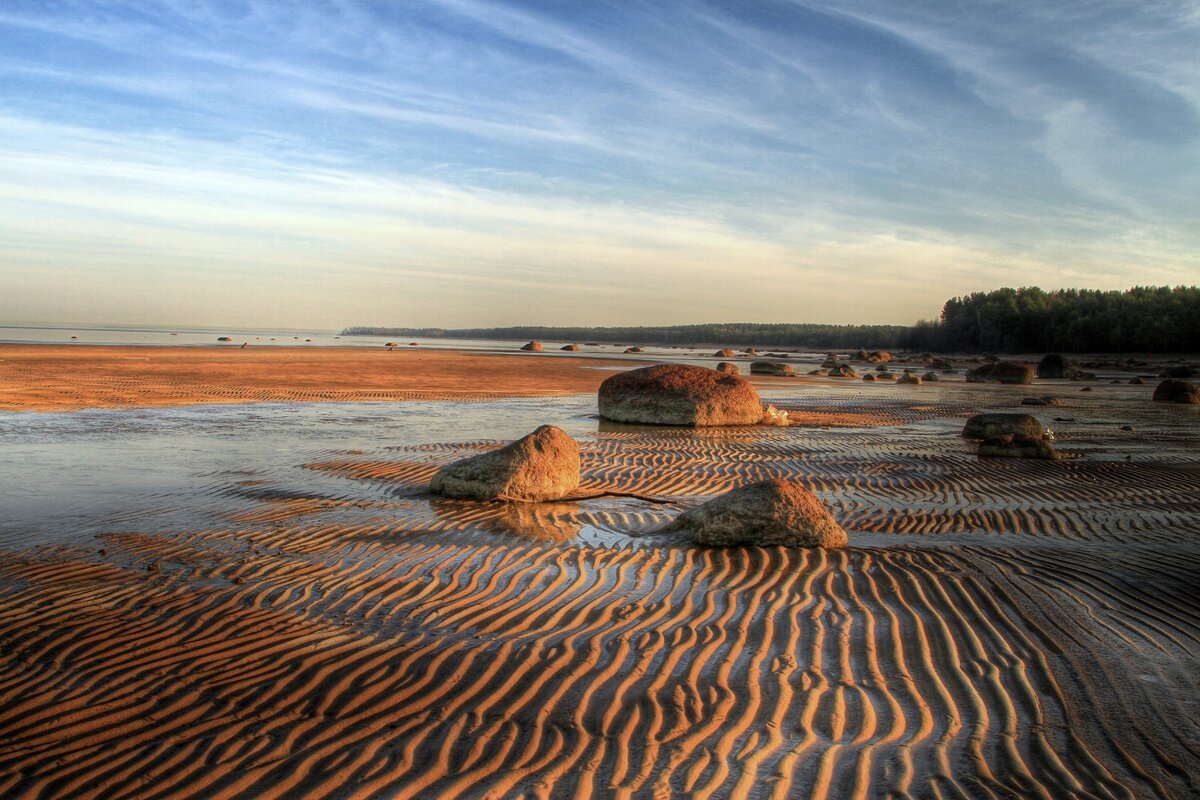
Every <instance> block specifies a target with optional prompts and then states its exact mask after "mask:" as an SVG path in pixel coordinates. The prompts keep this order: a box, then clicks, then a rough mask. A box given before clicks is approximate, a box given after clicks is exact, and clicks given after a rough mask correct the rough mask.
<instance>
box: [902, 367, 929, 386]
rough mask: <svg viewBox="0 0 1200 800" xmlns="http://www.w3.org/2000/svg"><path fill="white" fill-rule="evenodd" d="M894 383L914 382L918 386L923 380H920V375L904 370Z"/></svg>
mask: <svg viewBox="0 0 1200 800" xmlns="http://www.w3.org/2000/svg"><path fill="white" fill-rule="evenodd" d="M896 383H897V384H901V383H912V384H916V385H917V386H920V385H921V384H922V383H923V381H922V380H921V376H920V375H914V374H913V373H911V372H908V371H907V370H906V371H905V372H904V374H903V375H901V376H900V379H899V380H898V381H896Z"/></svg>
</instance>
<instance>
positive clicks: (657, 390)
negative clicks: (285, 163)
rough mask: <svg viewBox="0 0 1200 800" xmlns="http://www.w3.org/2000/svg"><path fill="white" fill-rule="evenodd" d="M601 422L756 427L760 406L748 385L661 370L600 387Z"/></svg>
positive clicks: (681, 368)
mask: <svg viewBox="0 0 1200 800" xmlns="http://www.w3.org/2000/svg"><path fill="white" fill-rule="evenodd" d="M598 400H599V406H600V416H602V417H604V418H605V419H611V420H615V421H617V422H637V423H644V424H649V425H688V426H692V427H702V426H709V425H753V424H754V423H756V422H758V421H759V420H760V419H761V418H762V414H763V410H762V402H761V401H760V400H759V399H758V392H757V391H755V389H754V387H753V386H752V385H751V384H750V382H749V381H747V380H745V379H744V378H740V377H738V376H737V375H730V374H727V373H724V372H718V371H717V370H715V369H707V368H705V367H693V366H690V365H688V364H658V365H656V366H653V367H642V368H641V369H634V370H630V371H628V372H622V373H620V374H618V375H613V376H612V377H611V378H609V379H607V380H606V381H604V383H602V384H600V392H599V396H598Z"/></svg>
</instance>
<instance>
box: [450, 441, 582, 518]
mask: <svg viewBox="0 0 1200 800" xmlns="http://www.w3.org/2000/svg"><path fill="white" fill-rule="evenodd" d="M578 486H579V443H578V442H576V441H575V440H574V439H572V438H571V437H570V436H568V435H567V433H566V432H565V431H563V430H562V428H556V427H554V426H553V425H543V426H542V427H540V428H538V429H537V430H536V431H534V432H533V433H531V434H529V435H528V436H525V437H522V438H520V439H517V440H516V441H515V442H513V443H512V444H510V445H507V446H505V447H502V448H500V449H499V450H492V451H490V452H487V453H481V454H479V455H477V456H471V457H470V458H464V459H463V460H462V461H455V462H454V463H453V464H447V465H446V466H444V467H442V468H441V469H440V470H438V471H437V474H436V475H434V476H433V480H432V481H431V482H430V484H429V489H430V491H432V492H433V493H434V494H441V495H445V496H446V497H455V498H458V499H461V500H520V501H525V502H539V501H543V500H558V499H560V498H562V497H564V496H565V495H567V494H570V493H571V492H572V491H574V490H575V489H576V488H577V487H578Z"/></svg>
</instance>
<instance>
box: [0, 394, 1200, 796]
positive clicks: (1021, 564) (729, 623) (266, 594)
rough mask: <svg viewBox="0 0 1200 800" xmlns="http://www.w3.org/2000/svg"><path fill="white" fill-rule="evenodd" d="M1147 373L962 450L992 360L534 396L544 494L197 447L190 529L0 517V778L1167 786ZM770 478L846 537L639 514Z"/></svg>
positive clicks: (466, 792)
mask: <svg viewBox="0 0 1200 800" xmlns="http://www.w3.org/2000/svg"><path fill="white" fill-rule="evenodd" d="M1150 388H1151V387H1111V388H1109V387H1101V386H1097V387H1096V390H1095V391H1094V392H1093V393H1090V394H1088V395H1086V396H1084V395H1080V394H1078V388H1077V387H1075V386H1069V385H1065V384H1064V385H1062V386H1060V387H1058V388H1057V389H1054V390H1053V391H1056V392H1058V393H1059V394H1060V395H1061V396H1063V397H1064V398H1065V404H1064V406H1062V407H1058V408H1044V409H1035V411H1036V412H1037V413H1038V414H1039V416H1040V417H1042V418H1043V419H1044V420H1046V421H1048V422H1049V423H1050V424H1051V427H1053V428H1054V429H1055V430H1056V432H1058V434H1059V437H1060V438H1059V448H1060V450H1062V451H1063V452H1064V453H1065V454H1066V455H1067V456H1068V458H1067V460H1065V461H1063V462H1059V463H1048V462H1021V461H1013V460H1006V459H995V460H980V459H978V458H977V457H976V456H975V455H974V454H973V445H972V444H971V443H969V442H966V441H964V440H962V439H961V438H960V437H959V436H958V431H959V430H961V425H962V421H963V418H964V416H965V415H966V414H968V413H970V412H971V411H972V410H974V409H976V408H984V407H986V408H993V409H1003V408H1005V407H1009V406H1014V405H1015V404H1016V403H1017V402H1019V400H1020V397H1021V396H1022V393H1021V392H1020V391H1009V390H1007V389H997V388H994V387H964V386H961V385H959V386H952V385H945V386H937V387H914V388H905V387H895V386H886V387H860V386H850V385H843V386H840V387H835V388H830V389H822V390H821V391H808V390H796V391H795V392H794V393H792V394H791V395H789V396H780V397H775V398H772V402H774V403H775V404H776V405H777V406H780V407H782V408H789V409H792V410H793V412H795V414H794V416H796V417H797V418H799V419H806V417H805V415H806V414H807V415H810V416H808V417H807V419H808V420H809V421H810V422H812V423H814V424H815V423H818V422H819V420H821V419H822V415H826V416H825V417H824V419H825V421H826V422H829V421H833V422H834V423H835V424H837V425H839V426H840V427H812V426H798V427H792V428H789V429H775V428H770V429H740V430H729V431H701V432H692V431H682V430H656V429H649V428H628V427H615V428H614V427H612V426H608V425H605V424H603V423H597V422H596V421H594V420H592V421H587V420H586V418H583V419H581V418H580V417H579V416H578V414H577V412H578V410H579V409H580V408H585V407H587V402H586V399H573V398H563V399H562V400H561V401H555V400H548V401H545V402H546V404H547V405H546V408H547V414H548V415H549V416H553V413H554V412H553V410H552V409H554V408H558V407H562V408H568V409H570V412H571V416H570V417H569V420H568V422H570V424H572V425H574V429H573V431H572V432H573V433H575V434H576V435H577V437H578V438H579V439H580V440H581V443H582V446H583V462H584V473H585V475H584V483H583V485H582V486H581V487H580V490H579V495H580V498H581V499H578V500H576V501H573V502H562V503H552V504H543V505H536V506H526V505H505V504H475V503H467V502H458V501H448V500H441V499H435V498H431V497H430V496H429V495H427V494H426V493H425V491H424V487H425V485H426V484H427V482H428V480H429V477H430V476H431V475H432V473H433V472H434V471H435V470H436V469H437V468H438V466H439V465H441V464H444V463H447V462H448V461H450V460H453V459H455V458H458V457H461V456H463V455H466V454H470V453H475V452H479V451H481V450H483V449H486V448H490V447H494V446H497V445H498V444H499V442H497V441H495V440H479V439H478V438H476V439H473V440H470V441H445V442H441V443H424V444H404V445H400V446H389V444H388V443H387V442H386V441H381V442H379V443H378V444H377V446H373V447H369V448H355V449H354V450H353V451H349V450H346V449H337V448H334V449H325V450H320V451H319V452H314V451H312V450H303V451H301V452H297V453H296V454H295V457H289V453H288V452H287V451H283V452H278V453H276V454H275V458H277V460H278V468H277V469H274V468H269V467H268V468H256V469H253V470H243V471H240V472H239V471H238V469H237V465H236V464H233V465H229V469H228V470H225V471H222V472H218V473H212V474H211V475H210V476H209V477H208V478H206V479H205V481H204V483H203V485H202V486H197V487H196V488H195V489H194V490H193V491H192V492H190V493H186V492H185V493H184V494H182V495H180V494H172V495H171V497H172V500H171V502H172V503H176V504H178V505H179V506H180V508H179V509H178V510H179V511H181V512H184V513H185V514H186V517H185V518H186V519H188V520H190V521H191V522H190V524H189V525H187V526H183V527H181V526H178V525H175V526H172V527H170V528H169V529H161V528H155V527H154V526H153V525H150V524H147V525H145V526H139V525H138V524H137V522H138V517H137V515H130V516H127V517H126V518H124V519H123V524H122V526H120V527H119V528H113V529H111V530H104V531H101V532H99V533H98V534H97V535H96V536H95V537H94V538H89V540H88V541H76V542H68V543H59V544H50V545H45V546H41V547H24V548H22V547H19V546H17V544H16V543H14V542H10V541H9V540H6V542H7V543H8V550H7V551H6V552H5V553H4V554H3V559H2V560H0V608H2V611H0V796H3V797H83V796H104V797H113V798H118V797H236V796H240V797H297V796H304V797H332V796H338V797H418V798H425V797H438V798H441V797H472V798H473V797H631V798H638V797H713V798H727V797H751V798H754V797H764V798H766V797H780V798H784V797H787V798H793V797H830V798H842V797H887V796H913V797H969V798H976V797H996V798H1011V797H1047V798H1064V797H1180V798H1182V797H1189V796H1193V795H1194V792H1195V791H1196V789H1197V787H1198V786H1200V753H1198V751H1197V742H1198V741H1200V724H1198V722H1197V720H1200V702H1198V700H1197V697H1198V696H1200V693H1198V692H1197V688H1198V687H1197V675H1200V596H1198V595H1197V591H1196V588H1197V586H1198V585H1200V511H1198V510H1197V506H1196V501H1195V497H1196V496H1197V492H1198V490H1200V459H1197V456H1196V453H1197V444H1200V415H1198V414H1197V413H1196V411H1197V409H1191V408H1184V407H1178V406H1163V405H1158V404H1151V403H1149V401H1148V400H1147V399H1146V398H1145V397H1143V396H1142V395H1143V394H1145V395H1148V393H1149V391H1150ZM1143 389H1144V390H1145V391H1144V392H1143V391H1142V390H1143ZM1041 391H1042V390H1041V389H1039V392H1041ZM556 403H557V404H560V405H559V406H556V405H555V404H556ZM483 407H484V409H486V407H487V404H486V403H485V404H483ZM398 408H399V407H398ZM1054 417H1063V418H1069V419H1071V420H1073V421H1071V422H1054V421H1053V420H1054ZM547 421H557V420H556V419H548V420H547ZM1126 423H1130V424H1132V425H1133V427H1134V431H1132V432H1127V431H1121V430H1120V429H1119V426H1120V425H1122V424H1126ZM364 424H366V423H364ZM564 424H567V423H564ZM589 426H590V429H588V428H589ZM1127 456H1128V458H1126V457H1127ZM776 475H786V476H791V477H796V478H799V479H801V480H803V481H804V482H806V483H807V484H808V485H809V486H811V487H812V488H813V489H814V491H816V492H817V493H818V494H819V495H820V496H821V497H822V499H824V500H825V501H826V502H827V504H828V505H829V507H830V509H831V510H832V511H833V513H834V515H835V516H836V517H837V518H838V520H839V521H840V522H841V523H842V524H843V525H844V526H845V527H846V528H847V529H848V530H849V532H850V535H851V543H852V546H851V547H850V548H849V549H847V550H845V551H822V550H802V549H793V550H789V549H784V548H771V549H755V548H737V549H728V550H721V549H707V548H696V547H691V546H689V545H688V544H687V543H686V541H684V540H681V539H679V538H675V537H671V536H664V535H660V534H656V533H655V532H654V531H655V530H656V529H657V528H658V527H659V526H660V525H661V524H662V523H664V522H666V521H667V520H669V519H671V518H672V517H674V516H675V515H676V514H678V513H679V512H680V511H681V510H683V509H685V508H688V507H691V506H693V505H695V504H696V503H698V502H701V501H702V500H703V499H705V498H706V497H708V496H711V495H713V494H716V493H719V492H721V491H724V490H725V489H727V488H729V487H731V486H735V485H738V484H740V483H743V482H746V481H750V480H755V479H759V478H764V477H770V476H776ZM147 519H149V517H147Z"/></svg>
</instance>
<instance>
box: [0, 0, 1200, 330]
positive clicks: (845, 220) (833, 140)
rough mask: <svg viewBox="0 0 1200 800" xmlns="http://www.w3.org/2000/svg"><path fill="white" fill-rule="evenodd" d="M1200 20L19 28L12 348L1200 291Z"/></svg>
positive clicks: (202, 15) (111, 6)
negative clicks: (1146, 287)
mask: <svg viewBox="0 0 1200 800" xmlns="http://www.w3.org/2000/svg"><path fill="white" fill-rule="evenodd" d="M1197 52H1200V3H1197V2H1190V1H1189V0H1171V1H1170V2H1156V1H1155V0H1150V1H1149V2H1087V3H1082V2H1080V3H1072V2H1054V3H1046V2H1041V1H1038V2H1022V1H1020V0H1012V1H1009V0H1005V1H1004V2H961V3H947V2H945V1H944V0H939V1H938V2H927V3H926V2H920V1H919V0H916V1H913V2H881V0H842V1H841V2H837V3H800V2H775V1H774V0H762V2H750V1H749V0H746V2H725V3H717V2H713V3H708V2H670V3H659V2H644V3H642V2H612V3H606V2H594V1H591V0H589V2H587V3H583V2H550V1H549V0H545V1H544V2H536V1H531V2H511V3H503V2H478V1H477V0H431V1H430V2H422V1H421V0H413V1H412V2H384V0H335V1H331V2H317V1H316V0H313V2H266V1H265V0H261V1H260V0H243V1H242V2H202V1H200V0H188V1H187V2H184V0H177V1H175V2H172V1H170V0H159V1H157V2H136V1H135V0H126V1H125V2H113V3H97V2H70V0H66V1H65V2H58V3H53V4H51V3H45V2H42V0H30V1H29V2H25V1H24V0H8V1H7V2H5V3H3V4H0V98H2V100H3V102H2V103H0V321H8V322H12V321H48V322H49V321H53V322H74V323H91V322H123V323H165V324H170V323H179V324H184V323H189V324H217V325H235V324H236V325H262V326H272V325H289V326H312V327H326V328H338V327H341V326H343V325H354V324H364V325H388V324H393V325H406V326H407V325H413V326H423V325H444V326H459V325H503V324H518V323H529V324H670V323H687V322H705V321H733V320H744V321H762V322H845V323H853V322H896V323H909V322H912V321H914V320H916V319H918V318H921V317H926V318H928V317H933V316H936V314H937V313H938V311H939V310H940V308H941V304H942V302H943V301H944V300H945V299H946V298H947V297H949V296H951V295H956V294H962V293H965V292H969V291H974V290H980V289H990V288H996V287H999V286H1004V285H1011V286H1019V285H1032V284H1038V285H1041V286H1043V287H1046V288H1052V287H1059V286H1079V287H1085V286H1086V287H1098V288H1126V287H1128V286H1131V285H1134V284H1180V283H1189V284H1192V283H1197V282H1200V58H1198V57H1197V56H1196V53H1197Z"/></svg>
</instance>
